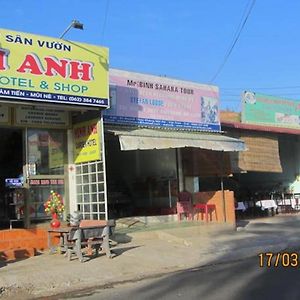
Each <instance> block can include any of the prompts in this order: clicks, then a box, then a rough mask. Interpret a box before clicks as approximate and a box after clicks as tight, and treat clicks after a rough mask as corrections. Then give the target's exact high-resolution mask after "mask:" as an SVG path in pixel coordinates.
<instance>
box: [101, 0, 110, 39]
mask: <svg viewBox="0 0 300 300" xmlns="http://www.w3.org/2000/svg"><path fill="white" fill-rule="evenodd" d="M108 8H109V0H106V6H105V13H104V21H103V27H102V34H101V44H102V43H103V41H104V32H105V28H106V22H107V16H108Z"/></svg>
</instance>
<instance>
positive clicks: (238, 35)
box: [210, 0, 256, 83]
mask: <svg viewBox="0 0 300 300" xmlns="http://www.w3.org/2000/svg"><path fill="white" fill-rule="evenodd" d="M255 1H256V0H252V3H251V5H250V8H249V9H248V6H249V3H250V2H248V4H247V5H246V9H245V11H244V13H243V16H242V19H241V20H243V17H244V15H245V13H246V11H247V9H248V11H247V14H246V17H245V18H244V20H243V22H242V21H241V22H240V24H242V25H240V24H239V26H238V29H237V31H236V34H235V38H234V41H233V43H232V45H231V46H230V48H229V50H228V51H227V53H226V55H225V58H224V60H223V62H222V63H221V65H220V67H219V68H218V69H217V72H216V73H215V75H214V76H213V77H212V78H211V80H210V83H213V82H214V80H215V79H216V78H217V76H218V75H219V74H220V72H221V71H222V69H223V67H224V66H225V64H226V62H227V60H228V58H229V56H230V54H231V52H232V51H233V48H234V47H235V45H236V43H237V41H238V39H239V37H240V35H241V33H242V30H243V29H244V27H245V25H246V23H247V20H248V18H249V16H250V13H251V11H252V9H253V7H254V4H255ZM239 27H240V28H239Z"/></svg>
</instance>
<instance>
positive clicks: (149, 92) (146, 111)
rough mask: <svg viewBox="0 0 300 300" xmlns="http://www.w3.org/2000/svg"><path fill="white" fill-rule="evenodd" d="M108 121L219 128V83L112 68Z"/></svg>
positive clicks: (105, 117) (179, 127)
mask: <svg viewBox="0 0 300 300" xmlns="http://www.w3.org/2000/svg"><path fill="white" fill-rule="evenodd" d="M109 74H110V75H109V76H110V80H109V82H110V102H111V106H110V108H109V109H107V110H105V111H104V112H103V116H104V121H105V122H106V123H115V124H126V125H142V126H148V127H164V128H176V129H192V130H204V131H220V128H221V127H220V113H219V89H218V88H217V87H216V86H212V85H204V84H199V83H195V82H189V81H182V80H176V79H171V78H166V77H159V76H153V75H147V74H139V73H133V72H126V71H121V70H115V69H110V71H109Z"/></svg>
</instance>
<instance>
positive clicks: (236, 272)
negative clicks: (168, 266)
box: [56, 251, 300, 300]
mask: <svg viewBox="0 0 300 300" xmlns="http://www.w3.org/2000/svg"><path fill="white" fill-rule="evenodd" d="M298 252H299V251H298ZM299 256H300V255H299ZM299 260H300V259H299ZM266 263H267V262H266V261H264V267H259V258H258V257H254V258H249V259H245V260H243V261H237V262H234V263H228V264H222V265H214V266H207V267H201V268H194V269H191V270H186V271H183V272H177V273H173V274H171V275H167V276H163V277H160V278H155V279H146V280H141V281H137V282H131V283H126V284H120V285H117V286H114V287H112V288H107V289H101V290H90V291H85V292H82V293H77V294H73V295H65V297H62V298H59V299H66V298H67V299H87V300H96V299H106V300H111V299H114V300H121V299H122V300H123V299H139V300H140V299H166V300H167V299H170V300H171V299H189V300H193V299H195V300H196V299H197V300H198V299H201V300H218V299H222V300H227V299H228V300H229V299H230V300H240V299H242V300H244V299H245V300H248V299H249V300H250V299H251V300H253V299H255V300H260V299H263V300H266V299H272V300H273V299H280V300H282V299H288V300H293V299H297V300H298V299H300V285H299V282H300V263H299V266H297V267H292V266H286V267H282V266H281V267H274V264H275V262H274V261H272V263H271V264H272V267H269V268H268V267H266V266H265V264H266ZM279 264H280V263H279ZM289 264H292V260H291V261H290V263H289ZM297 264H298V263H297ZM294 265H295V264H294ZM56 299H58V298H56Z"/></svg>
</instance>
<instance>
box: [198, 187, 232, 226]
mask: <svg viewBox="0 0 300 300" xmlns="http://www.w3.org/2000/svg"><path fill="white" fill-rule="evenodd" d="M224 197H225V208H226V210H225V212H226V223H229V224H233V225H235V207H234V193H233V191H229V190H225V191H224ZM193 202H194V204H196V203H198V202H199V203H207V204H215V205H216V211H217V213H215V212H214V211H212V212H211V213H210V214H209V220H210V219H211V221H213V222H218V223H224V220H225V218H224V209H223V198H222V191H212V192H199V193H194V194H193ZM195 217H196V218H197V215H196V216H195ZM201 217H202V215H201V214H199V215H198V218H199V220H200V219H201Z"/></svg>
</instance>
